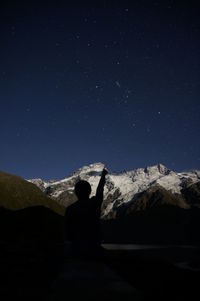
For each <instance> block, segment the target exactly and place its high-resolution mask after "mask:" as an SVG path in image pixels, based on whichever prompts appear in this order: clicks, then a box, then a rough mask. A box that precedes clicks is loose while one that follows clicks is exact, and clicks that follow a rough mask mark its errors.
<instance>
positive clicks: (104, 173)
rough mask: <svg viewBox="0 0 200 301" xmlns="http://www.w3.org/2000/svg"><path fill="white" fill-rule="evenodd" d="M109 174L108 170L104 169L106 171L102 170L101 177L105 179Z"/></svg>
mask: <svg viewBox="0 0 200 301" xmlns="http://www.w3.org/2000/svg"><path fill="white" fill-rule="evenodd" d="M107 174H108V171H107V169H106V168H105V167H104V169H103V170H102V173H101V175H102V176H103V177H105V176H106V175H107Z"/></svg>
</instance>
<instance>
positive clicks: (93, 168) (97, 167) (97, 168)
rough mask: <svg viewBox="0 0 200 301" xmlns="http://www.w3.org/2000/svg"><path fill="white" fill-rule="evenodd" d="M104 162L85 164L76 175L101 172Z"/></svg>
mask: <svg viewBox="0 0 200 301" xmlns="http://www.w3.org/2000/svg"><path fill="white" fill-rule="evenodd" d="M104 166H105V165H104V164H103V163H100V162H99V163H94V164H90V165H88V166H83V167H82V168H79V169H78V170H77V171H76V172H75V173H74V175H79V176H81V175H94V174H97V175H98V174H100V173H101V172H102V170H103V168H104Z"/></svg>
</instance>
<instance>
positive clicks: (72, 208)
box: [65, 202, 78, 215]
mask: <svg viewBox="0 0 200 301" xmlns="http://www.w3.org/2000/svg"><path fill="white" fill-rule="evenodd" d="M77 205H78V204H77V202H75V203H73V204H71V205H69V206H68V207H67V208H66V210H65V215H66V214H69V213H70V212H72V211H74V210H76V208H77V207H78V206H77Z"/></svg>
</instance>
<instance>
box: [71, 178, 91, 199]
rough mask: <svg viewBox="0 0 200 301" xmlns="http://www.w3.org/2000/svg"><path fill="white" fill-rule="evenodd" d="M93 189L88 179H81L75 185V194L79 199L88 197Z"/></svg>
mask: <svg viewBox="0 0 200 301" xmlns="http://www.w3.org/2000/svg"><path fill="white" fill-rule="evenodd" d="M91 191H92V189H91V186H90V184H89V183H88V182H87V181H84V180H80V181H78V182H77V183H76V185H75V194H76V196H77V197H78V199H88V198H89V196H90V193H91Z"/></svg>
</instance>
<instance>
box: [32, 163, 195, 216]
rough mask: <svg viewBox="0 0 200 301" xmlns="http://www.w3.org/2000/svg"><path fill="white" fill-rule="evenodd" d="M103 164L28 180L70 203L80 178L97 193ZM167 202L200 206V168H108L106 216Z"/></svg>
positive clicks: (72, 200) (155, 166) (166, 203)
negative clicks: (46, 178)
mask: <svg viewBox="0 0 200 301" xmlns="http://www.w3.org/2000/svg"><path fill="white" fill-rule="evenodd" d="M103 167H104V164H102V163H95V164H90V165H89V166H84V167H82V168H80V169H78V170H77V171H76V172H74V173H73V174H72V175H70V176H68V177H66V178H64V179H61V180H51V181H44V180H42V179H40V178H39V179H31V180H28V181H29V182H31V183H33V184H35V185H36V186H38V187H39V188H40V189H41V190H42V191H43V192H44V193H45V194H46V196H48V197H50V198H51V199H53V200H55V201H56V202H58V203H59V204H60V205H62V206H64V207H67V206H69V205H70V204H71V203H73V202H74V201H76V196H75V195H74V186H75V183H76V182H77V181H78V180H80V179H83V180H87V181H88V182H89V183H90V184H91V187H92V194H91V195H95V191H96V188H97V185H98V182H99V179H100V174H101V171H102V169H103ZM164 204H165V205H170V206H177V207H179V208H183V209H189V208H191V207H194V206H195V207H200V171H199V170H193V171H187V172H175V171H173V170H170V169H168V168H167V167H165V166H164V165H162V164H157V165H153V166H148V167H146V168H137V169H133V170H130V171H122V172H118V173H114V172H109V174H108V175H107V177H106V185H105V189H104V202H103V205H102V218H103V219H109V218H115V217H117V216H119V215H121V214H122V212H123V214H124V213H126V215H128V214H130V212H132V211H138V210H145V209H148V208H151V207H155V206H161V205H164Z"/></svg>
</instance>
